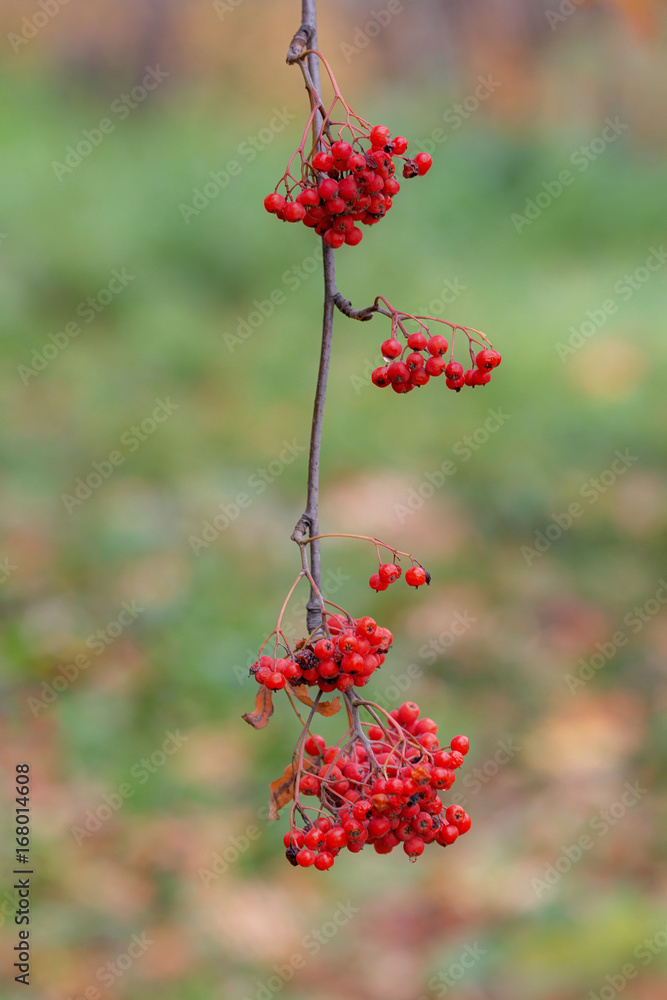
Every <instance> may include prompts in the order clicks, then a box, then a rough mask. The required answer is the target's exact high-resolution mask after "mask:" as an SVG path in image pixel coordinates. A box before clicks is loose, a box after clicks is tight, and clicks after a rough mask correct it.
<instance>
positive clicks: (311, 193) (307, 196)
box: [296, 188, 320, 207]
mask: <svg viewBox="0 0 667 1000" xmlns="http://www.w3.org/2000/svg"><path fill="white" fill-rule="evenodd" d="M296 200H297V201H298V202H300V203H301V204H302V205H309V206H313V207H314V206H315V205H319V203H320V196H319V194H318V193H317V191H316V190H315V188H304V190H303V191H301V192H300V193H299V194H298V195H297V196H296Z"/></svg>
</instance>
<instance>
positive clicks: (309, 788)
mask: <svg viewBox="0 0 667 1000" xmlns="http://www.w3.org/2000/svg"><path fill="white" fill-rule="evenodd" d="M300 788H301V791H302V792H303V794H304V795H319V794H320V782H319V779H318V778H316V777H315V775H314V774H304V776H303V778H302V779H301V785H300Z"/></svg>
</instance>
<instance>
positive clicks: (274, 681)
mask: <svg viewBox="0 0 667 1000" xmlns="http://www.w3.org/2000/svg"><path fill="white" fill-rule="evenodd" d="M265 683H266V686H267V688H269V690H270V691H280V690H281V688H284V687H285V677H284V675H283V674H281V673H279V672H278V671H277V670H276V671H274V673H272V674H270V675H269V677H268V678H267V680H266V682H265Z"/></svg>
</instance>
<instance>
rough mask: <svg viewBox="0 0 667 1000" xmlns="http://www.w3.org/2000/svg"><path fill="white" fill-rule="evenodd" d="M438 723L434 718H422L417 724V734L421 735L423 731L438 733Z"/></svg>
mask: <svg viewBox="0 0 667 1000" xmlns="http://www.w3.org/2000/svg"><path fill="white" fill-rule="evenodd" d="M437 731H438V724H437V722H434V721H433V719H429V718H425V719H420V720H419V722H418V723H417V724H416V726H415V735H416V736H420V735H421V734H422V733H437Z"/></svg>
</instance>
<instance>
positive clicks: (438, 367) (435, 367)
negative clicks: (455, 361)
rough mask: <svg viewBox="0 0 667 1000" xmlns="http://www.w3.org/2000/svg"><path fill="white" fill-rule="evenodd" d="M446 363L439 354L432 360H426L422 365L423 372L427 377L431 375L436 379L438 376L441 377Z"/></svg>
mask: <svg viewBox="0 0 667 1000" xmlns="http://www.w3.org/2000/svg"><path fill="white" fill-rule="evenodd" d="M446 364H447V362H446V361H445V359H444V358H443V357H441V356H440V355H439V354H438V355H436V356H435V357H432V358H427V360H426V364H425V365H424V371H425V372H426V374H427V375H432V376H433V377H434V378H437V377H438V375H442V373H443V371H444V370H445V366H446Z"/></svg>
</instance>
